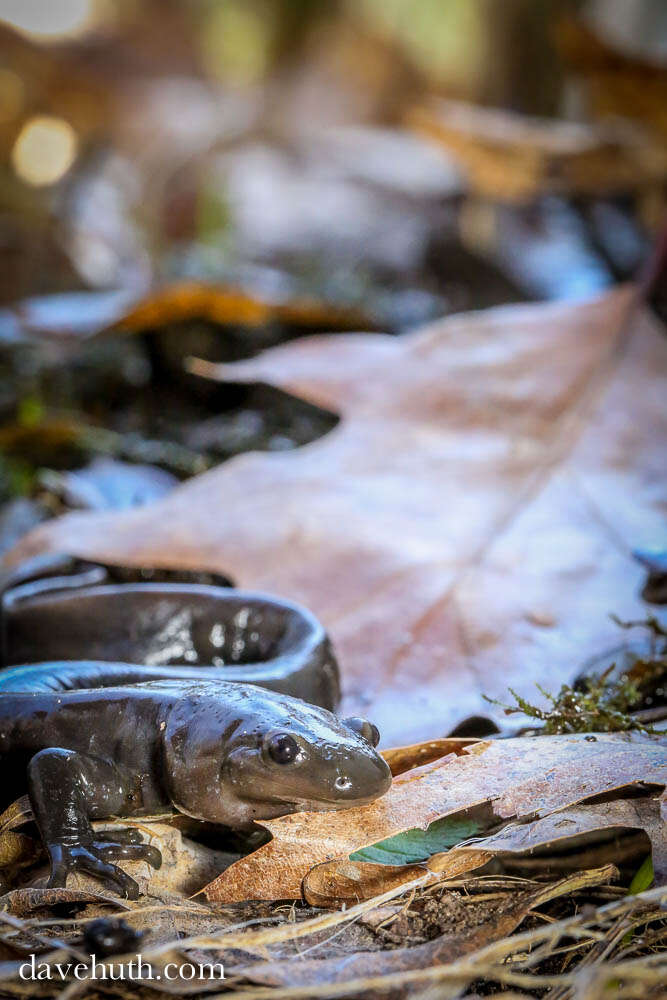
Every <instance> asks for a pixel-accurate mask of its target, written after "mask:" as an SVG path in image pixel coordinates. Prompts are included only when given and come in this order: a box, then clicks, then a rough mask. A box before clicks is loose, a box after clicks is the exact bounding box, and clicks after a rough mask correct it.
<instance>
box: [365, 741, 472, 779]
mask: <svg viewBox="0 0 667 1000" xmlns="http://www.w3.org/2000/svg"><path fill="white" fill-rule="evenodd" d="M479 742H480V741H479V740H478V739H477V740H475V739H463V738H461V739H458V738H456V737H449V738H446V739H441V740H429V741H428V742H427V743H412V744H411V745H410V746H407V747H391V748H389V749H388V750H383V751H382V756H383V757H384V759H385V760H386V761H387V763H388V764H389V767H390V768H391V773H392V774H393V775H394V777H396V775H397V774H404V773H405V771H412V770H413V768H415V767H421V766H422V765H423V764H430V763H431V761H432V760H437V759H438V757H446V756H447V754H448V753H455V754H456V755H457V756H459V757H460V756H461V755H462V754H465V752H466V747H470V746H474V744H475V743H479Z"/></svg>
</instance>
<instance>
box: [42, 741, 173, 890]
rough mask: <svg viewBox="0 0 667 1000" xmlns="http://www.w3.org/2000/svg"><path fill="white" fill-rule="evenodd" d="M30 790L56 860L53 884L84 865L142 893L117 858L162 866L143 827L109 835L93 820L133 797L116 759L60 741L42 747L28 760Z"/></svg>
mask: <svg viewBox="0 0 667 1000" xmlns="http://www.w3.org/2000/svg"><path fill="white" fill-rule="evenodd" d="M28 794H29V796H30V803H31V805H32V809H33V812H34V814H35V819H36V821H37V826H38V827H39V831H40V833H41V835H42V839H43V841H44V844H45V846H46V849H47V851H48V853H49V858H50V861H51V877H50V879H49V881H48V886H49V888H55V887H60V886H64V885H65V883H66V881H67V876H68V874H69V873H70V872H72V871H83V872H86V873H87V874H88V875H93V876H94V877H95V878H98V879H100V881H102V882H104V883H105V884H107V885H110V886H111V887H112V888H114V889H115V890H116V891H117V892H119V893H120V894H121V895H122V896H125V897H127V898H128V899H137V897H138V895H139V886H138V885H137V883H136V882H135V880H134V879H133V878H130V876H129V875H127V874H126V873H125V872H124V871H122V869H120V868H119V867H118V866H117V865H115V864H113V862H114V861H118V860H121V859H123V858H126V859H128V860H129V859H131V860H133V861H134V860H142V861H147V862H148V863H149V864H150V865H152V867H153V868H159V867H160V865H161V863H162V856H161V854H160V852H159V851H158V850H157V849H156V848H154V847H151V846H149V845H147V844H143V843H142V842H141V834H140V833H139V831H138V830H122V831H118V832H116V831H114V833H113V834H112V835H111V837H110V839H105V838H103V837H100V836H99V835H97V834H96V833H95V832H94V830H93V828H92V826H91V820H92V819H104V818H107V817H109V816H114V815H118V814H119V813H121V812H122V811H123V807H124V806H125V805H126V803H127V789H126V788H125V787H124V782H123V778H122V776H121V775H120V773H119V771H118V769H117V768H116V767H115V766H114V765H113V764H111V763H110V762H108V761H105V760H101V759H99V758H97V757H89V756H87V755H85V754H79V753H75V752H74V751H73V750H63V749H61V748H60V747H52V748H49V749H48V750H40V752H39V753H38V754H35V756H34V757H33V758H32V760H31V761H30V764H29V765H28Z"/></svg>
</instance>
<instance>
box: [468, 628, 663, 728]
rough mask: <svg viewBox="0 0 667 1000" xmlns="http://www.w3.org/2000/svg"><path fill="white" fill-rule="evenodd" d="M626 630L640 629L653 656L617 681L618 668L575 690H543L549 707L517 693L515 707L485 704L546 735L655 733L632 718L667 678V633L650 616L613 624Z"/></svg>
mask: <svg viewBox="0 0 667 1000" xmlns="http://www.w3.org/2000/svg"><path fill="white" fill-rule="evenodd" d="M614 620H615V621H616V623H617V624H618V625H619V626H620V627H621V628H624V629H629V628H636V627H641V628H644V629H646V630H648V632H649V634H650V636H651V642H650V654H649V655H648V656H646V657H640V656H637V658H636V660H635V662H634V664H633V666H632V668H631V669H630V670H627V671H626V672H624V673H621V674H620V675H618V676H614V670H615V667H616V664H615V663H612V664H611V665H610V666H609V667H607V669H606V670H604V671H603V672H602V673H600V674H597V675H596V674H591V676H590V677H585V678H582V679H581V680H580V682H579V683H578V684H577V685H576V687H571V686H570V685H569V684H563V685H562V687H561V689H560V691H559V692H558V694H552V693H551V692H549V691H546V690H545V689H544V688H543V687H541V686H540V685H539V684H538V685H536V687H537V689H538V690H539V691H540V693H541V694H542V695H543V696H544V698H545V699H546V701H547V705H546V706H545V707H540V706H539V705H533V704H532V703H531V702H529V701H528V700H527V699H526V698H523V697H522V696H521V695H519V694H517V692H516V691H514V690H513V689H512V688H509V693H510V694H511V695H512V697H513V699H514V704H513V705H505V704H503V703H502V702H500V701H496V700H494V699H491V698H486V700H487V701H488V702H490V703H491V704H493V705H499V706H500V707H501V708H502V709H503V710H504V712H505V714H506V715H513V714H515V713H522V714H523V715H527V716H528V717H529V718H530V719H536V720H538V721H539V722H542V723H543V726H542V727H541V729H540V732H541V733H543V734H544V735H549V736H553V735H558V734H562V733H618V732H629V731H631V730H634V731H638V732H643V733H649V734H652V733H655V732H656V730H655V729H654V728H653V727H652V726H651V725H648V724H647V723H646V722H645V721H643V720H642V718H641V716H640V715H637V714H632V712H633V710H635V711H636V710H637V709H638V708H641V706H642V703H643V702H644V699H645V697H646V694H647V692H650V691H652V690H654V689H655V688H657V687H658V685H659V684H660V683H661V682H664V678H665V676H666V675H667V643H666V642H665V641H664V640H665V638H666V637H667V632H666V631H665V629H664V628H663V627H662V625H661V624H660V622H658V620H657V619H656V618H655V617H654V616H652V615H650V616H648V617H647V618H646V619H645V620H644V621H639V622H622V621H620V620H619V619H617V618H615V619H614Z"/></svg>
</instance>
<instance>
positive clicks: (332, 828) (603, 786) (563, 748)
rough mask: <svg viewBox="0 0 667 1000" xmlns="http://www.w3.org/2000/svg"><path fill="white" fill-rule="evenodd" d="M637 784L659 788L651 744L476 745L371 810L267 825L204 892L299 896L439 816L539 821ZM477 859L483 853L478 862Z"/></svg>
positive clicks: (567, 739)
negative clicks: (318, 872)
mask: <svg viewBox="0 0 667 1000" xmlns="http://www.w3.org/2000/svg"><path fill="white" fill-rule="evenodd" d="M636 783H648V784H654V785H659V786H664V785H665V784H667V755H666V754H665V747H664V745H661V743H660V742H659V741H658V740H652V739H649V738H647V737H638V736H633V737H629V736H626V735H617V734H609V735H605V736H602V735H601V736H599V737H597V739H596V741H595V742H591V741H588V740H587V739H586V737H585V736H580V735H577V736H551V737H546V736H545V737H542V738H541V739H534V738H530V737H523V738H517V739H509V740H499V741H495V742H488V743H478V744H476V745H475V746H473V747H471V748H469V749H468V751H467V752H465V753H464V754H463V755H462V756H460V757H459V756H456V755H454V754H449V755H448V756H446V757H444V758H441V759H440V760H436V761H433V762H432V763H430V764H426V765H424V766H423V767H421V768H417V769H416V770H413V771H408V772H407V773H406V774H403V775H399V777H397V778H395V779H394V782H393V784H392V787H391V788H390V790H389V791H388V792H387V794H386V795H385V796H383V797H382V798H381V799H379V800H378V801H377V802H374V803H372V804H371V805H369V806H363V807H358V808H354V809H345V810H342V811H341V812H337V813H333V814H330V813H294V814H292V815H291V816H283V817H281V818H279V819H275V820H271V821H266V822H265V823H263V824H262V825H263V826H265V827H266V828H267V829H268V830H269V831H270V833H271V834H272V836H273V839H272V840H271V841H270V843H268V844H266V845H265V846H264V847H261V848H260V849H259V850H258V851H255V853H254V854H251V855H249V856H248V857H246V858H242V859H241V860H240V861H237V862H236V863H235V864H233V865H231V867H229V868H228V869H227V870H226V871H225V872H223V874H222V875H220V876H219V877H218V878H217V879H216V880H215V881H214V882H212V883H211V884H210V885H209V886H207V887H206V889H205V892H206V895H207V897H208V898H209V899H210V900H216V901H222V902H234V901H237V900H243V899H281V898H289V897H299V896H300V895H301V892H302V882H303V879H304V877H305V876H306V875H307V874H308V872H309V871H310V870H311V869H312V868H313V867H314V866H315V865H318V864H321V863H322V862H326V861H333V860H334V859H338V858H341V859H347V858H348V857H349V855H350V854H351V853H353V852H354V851H356V850H358V849H359V848H361V847H366V846H368V845H370V844H376V843H378V842H379V841H381V840H385V839H386V838H388V837H391V836H393V835H394V834H397V833H401V832H402V831H404V830H408V829H411V828H413V827H418V828H421V829H426V827H427V826H428V825H429V824H430V823H432V822H433V821H434V820H436V819H440V818H441V817H443V816H447V815H451V814H453V813H457V812H460V811H462V810H464V809H469V808H471V807H473V806H480V805H482V804H484V803H489V805H490V807H491V810H492V815H493V817H494V818H495V820H496V822H500V821H501V820H507V819H511V818H515V817H516V818H517V819H522V818H528V817H532V816H538V817H539V816H547V815H549V814H550V813H552V812H556V811H558V810H562V809H565V808H566V807H567V806H570V805H573V804H574V803H576V802H580V801H582V800H584V799H587V798H591V797H592V796H595V795H601V794H603V793H605V792H609V791H612V790H613V789H616V788H619V787H622V786H624V785H630V784H636ZM451 853H452V859H453V862H454V864H455V865H456V870H455V873H456V874H459V873H460V872H461V871H464V870H466V864H467V867H468V868H472V867H477V866H478V865H479V864H480V863H483V862H484V861H486V860H487V858H488V857H490V856H491V853H492V852H486V853H485V852H484V849H483V845H482V846H481V849H480V850H479V851H477V849H476V846H475V845H473V849H472V851H471V856H470V858H469V859H468V861H467V862H465V861H464V864H463V866H461V865H460V863H459V862H460V859H458V858H457V857H456V855H455V854H454V853H453V852H451ZM478 854H479V855H484V856H483V857H482V858H481V860H480V859H479V858H478V857H477V855H478ZM441 870H442V869H441ZM359 888H360V889H361V884H360V887H359ZM359 895H360V896H362V897H363V895H364V894H363V892H361V891H360V892H359Z"/></svg>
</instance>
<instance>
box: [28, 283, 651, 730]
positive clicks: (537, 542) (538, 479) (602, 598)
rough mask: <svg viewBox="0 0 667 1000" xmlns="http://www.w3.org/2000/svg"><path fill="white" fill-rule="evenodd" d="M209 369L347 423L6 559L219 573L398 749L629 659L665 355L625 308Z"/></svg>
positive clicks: (42, 533) (354, 340)
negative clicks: (296, 618)
mask: <svg viewBox="0 0 667 1000" xmlns="http://www.w3.org/2000/svg"><path fill="white" fill-rule="evenodd" d="M200 370H201V369H200ZM215 374H216V375H217V377H219V378H221V379H223V380H230V381H234V380H240V381H244V380H249V381H255V380H256V381H265V382H268V383H271V384H273V385H276V386H280V387H281V388H283V389H286V390H288V391H290V392H292V393H295V394H296V395H299V396H302V397H305V398H307V399H309V400H310V401H313V402H315V403H317V404H319V405H321V406H323V407H327V408H330V409H331V410H334V411H336V412H337V413H339V414H340V415H341V421H340V423H339V424H338V426H337V427H336V428H335V429H334V430H333V431H332V432H331V433H329V434H328V435H327V436H326V437H324V438H322V439H320V440H318V441H316V442H315V443H313V444H310V445H308V446H306V447H304V448H300V449H298V450H296V451H292V452H287V453H285V452H283V453H277V454H259V453H252V454H245V455H241V456H238V457H236V458H233V459H232V460H231V461H229V462H227V463H225V464H224V465H221V466H219V467H218V468H216V469H214V470H213V471H211V472H208V473H206V474H205V475H202V476H199V477H197V478H196V479H193V480H191V481H190V482H188V483H186V484H184V485H183V486H181V487H180V488H178V489H177V490H175V491H174V492H173V493H172V494H171V495H170V496H169V497H167V498H166V499H165V500H163V501H161V502H159V503H155V504H153V505H151V506H149V507H144V508H143V509H139V510H136V511H131V512H128V513H119V514H111V515H96V514H71V515H68V516H66V517H64V518H62V519H60V520H57V521H54V522H52V523H50V524H48V525H46V526H43V527H40V528H38V529H37V530H36V531H35V532H34V533H33V534H31V535H30V536H28V538H27V539H26V540H25V541H24V543H23V545H22V546H21V547H20V549H19V550H18V551H17V552H16V553H15V556H16V557H19V556H24V555H27V554H29V553H35V552H41V551H43V550H45V549H52V550H61V551H68V552H70V553H73V554H76V555H80V556H83V557H88V558H91V559H101V560H106V561H110V562H114V563H125V564H131V565H140V566H147V565H153V566H169V567H189V568H206V569H209V570H218V571H222V572H224V573H227V574H229V575H231V576H232V578H234V579H235V580H236V582H237V583H238V584H239V585H242V586H244V587H252V588H258V589H263V590H267V591H273V592H275V593H276V594H281V595H283V596H286V597H289V598H293V599H296V600H298V601H302V602H303V603H305V604H306V605H308V606H309V607H310V608H312V609H313V611H314V612H315V613H316V614H317V615H319V616H320V618H321V619H322V620H323V622H324V623H325V625H326V626H327V627H328V628H329V630H330V631H331V634H332V636H333V639H334V642H335V646H336V648H337V651H338V654H339V658H340V661H341V665H342V670H343V679H344V688H345V703H346V704H345V710H346V711H351V712H364V713H367V714H370V715H371V716H372V718H373V719H374V721H376V722H377V723H378V725H379V726H380V728H381V731H382V733H383V742H384V743H385V744H392V743H399V742H407V741H410V740H419V739H422V740H423V739H427V738H429V737H430V736H436V735H440V734H443V733H446V732H447V731H449V730H451V728H452V727H453V726H454V725H455V724H457V723H458V722H460V721H461V720H462V719H464V718H465V717H467V716H470V715H472V714H480V713H482V714H487V715H488V714H489V713H490V712H491V713H493V712H494V711H495V710H493V709H489V706H488V705H487V704H486V703H485V702H484V701H483V699H482V694H483V693H486V694H489V695H491V696H496V697H505V696H506V690H507V687H508V685H512V686H513V687H516V688H518V689H519V690H520V691H521V692H522V693H524V694H528V695H529V696H531V697H533V696H534V695H535V689H534V683H535V681H538V682H540V683H542V684H543V685H544V684H546V685H547V686H548V687H549V688H550V689H552V690H554V689H557V688H558V686H559V684H560V683H561V681H563V680H565V679H571V678H572V676H573V675H574V674H575V673H576V672H577V670H578V668H579V667H580V665H581V664H582V662H583V661H584V660H586V658H587V657H589V656H591V655H594V654H597V653H601V652H604V651H605V650H606V649H608V648H609V647H611V646H614V645H615V644H617V643H618V642H620V641H622V639H623V635H622V634H619V632H618V629H617V627H616V626H615V625H614V624H613V623H612V622H611V620H610V618H609V615H610V613H612V612H615V613H616V614H618V615H620V616H624V617H626V616H627V617H637V616H641V615H642V614H643V606H642V604H641V601H640V599H639V597H638V591H639V589H640V583H641V579H642V569H641V567H640V566H639V565H637V564H636V563H635V562H634V561H633V559H632V556H631V551H632V549H633V548H635V547H638V546H650V545H655V544H656V543H658V542H659V541H660V536H661V533H662V537H663V539H664V514H665V477H664V448H665V442H666V441H667V408H666V407H665V398H666V393H665V377H666V376H667V341H666V340H665V339H664V337H663V336H662V335H661V331H660V328H659V326H658V324H657V323H656V321H655V320H653V319H651V318H649V316H648V315H647V314H646V313H645V312H644V311H643V310H642V309H641V308H640V307H639V306H638V305H637V303H636V299H635V293H634V291H633V290H632V289H627V288H625V289H620V290H617V291H615V292H613V293H611V294H609V295H607V296H605V297H604V298H602V299H599V300H596V301H593V302H586V303H577V304H572V303H566V304H549V305H527V306H518V307H509V308H501V309H496V310H492V311H488V312H484V313H476V314H475V313H473V314H470V315H461V316H455V317H452V318H450V319H447V320H445V321H442V322H439V323H436V324H434V325H432V326H430V327H428V328H426V329H421V330H418V331H416V332H414V333H412V334H408V335H405V336H403V337H401V338H394V337H390V336H385V335H378V334H350V335H335V336H317V337H312V338H308V339H303V340H298V341H294V342H292V343H289V344H286V345H283V346H281V347H278V348H275V349H273V350H271V351H268V352H266V353H265V354H263V355H260V356H259V357H257V358H255V359H252V360H250V361H244V362H238V363H236V364H230V365H225V366H218V368H217V369H216V371H215ZM165 405H168V400H166V401H165Z"/></svg>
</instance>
